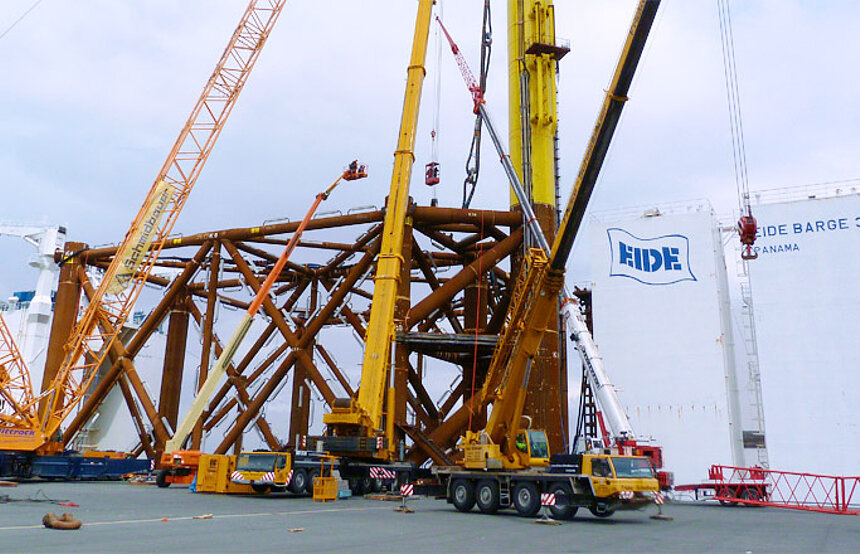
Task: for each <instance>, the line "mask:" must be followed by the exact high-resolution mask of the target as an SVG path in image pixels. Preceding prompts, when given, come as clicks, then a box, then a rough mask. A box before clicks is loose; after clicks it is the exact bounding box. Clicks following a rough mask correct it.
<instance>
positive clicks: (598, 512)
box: [588, 502, 615, 518]
mask: <svg viewBox="0 0 860 554" xmlns="http://www.w3.org/2000/svg"><path fill="white" fill-rule="evenodd" d="M588 511H589V512H591V515H593V516H594V517H601V518H607V517H612V514H614V513H615V508H610V507H609V504H607V503H606V502H595V503H594V504H592V505H591V506H590V507H589V508H588Z"/></svg>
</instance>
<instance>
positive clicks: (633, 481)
mask: <svg viewBox="0 0 860 554" xmlns="http://www.w3.org/2000/svg"><path fill="white" fill-rule="evenodd" d="M581 472H582V474H583V475H586V476H588V477H589V478H590V481H591V487H592V489H593V490H594V497H595V499H596V501H595V503H594V505H593V506H592V508H591V511H592V513H594V514H595V515H597V516H604V515H605V517H608V516H609V515H612V513H613V512H615V510H616V509H619V508H620V509H636V508H641V507H642V506H645V505H647V504H649V503H651V502H652V501H653V498H654V494H656V493H657V492H658V491H659V489H660V486H659V484H658V482H657V474H656V472H655V470H654V466H653V465H652V464H651V460H650V459H649V458H646V457H644V456H621V455H609V454H583V455H582V467H581Z"/></svg>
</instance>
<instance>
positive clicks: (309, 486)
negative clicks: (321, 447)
mask: <svg viewBox="0 0 860 554" xmlns="http://www.w3.org/2000/svg"><path fill="white" fill-rule="evenodd" d="M319 476H320V470H318V469H312V470H310V471H308V482H307V483H306V484H305V492H306V493H308V494H313V493H314V479H315V478H317V477H319Z"/></svg>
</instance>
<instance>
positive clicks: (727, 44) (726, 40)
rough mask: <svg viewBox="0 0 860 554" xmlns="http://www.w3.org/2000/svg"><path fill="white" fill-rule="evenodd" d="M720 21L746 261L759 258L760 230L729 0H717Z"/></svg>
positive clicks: (740, 230)
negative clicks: (751, 189) (756, 245)
mask: <svg viewBox="0 0 860 554" xmlns="http://www.w3.org/2000/svg"><path fill="white" fill-rule="evenodd" d="M717 11H718V14H719V20H720V44H721V46H722V53H723V75H724V77H725V82H726V101H727V103H728V106H729V127H730V129H731V137H732V159H733V162H734V172H735V187H736V188H737V194H738V211H739V213H740V219H739V220H738V233H739V234H740V239H741V244H742V245H743V248H744V249H743V252H742V254H741V257H742V258H743V259H745V260H750V259H755V258H756V257H758V256H757V255H756V254H755V253H754V252H753V250H752V246H753V243H755V236H756V230H757V224H756V220H755V218H754V217H753V215H752V207H751V206H750V192H749V173H748V170H747V154H746V144H745V142H744V123H743V116H742V114H741V100H740V93H739V91H738V70H737V64H736V61H735V40H734V32H733V31H732V14H731V8H730V6H729V0H717Z"/></svg>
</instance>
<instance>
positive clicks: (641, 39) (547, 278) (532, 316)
mask: <svg viewBox="0 0 860 554" xmlns="http://www.w3.org/2000/svg"><path fill="white" fill-rule="evenodd" d="M658 6H659V0H641V1H640V3H639V6H638V8H637V10H636V14H635V16H634V19H633V23H632V25H631V29H630V32H629V34H628V37H627V40H626V42H625V45H624V49H623V50H622V53H621V58H620V60H619V63H618V65H617V67H616V70H615V73H614V75H613V78H612V82H611V84H610V87H609V89H608V90H607V93H606V97H605V99H604V102H603V106H602V108H601V111H600V113H599V115H598V118H597V123H596V124H595V127H594V130H593V132H592V136H591V140H590V141H589V143H588V148H587V149H586V152H585V155H584V157H583V161H582V164H581V166H580V171H579V173H578V175H577V179H576V182H575V183H574V187H573V190H572V191H571V195H570V198H569V201H568V205H567V209H566V210H565V214H564V218H563V220H562V222H561V225H560V226H559V229H558V232H557V234H556V237H555V240H554V242H553V244H552V246H551V247H550V246H549V244H548V243H547V241H546V238H545V237H544V235H543V233H542V232H541V230H540V226H539V225H538V224H537V219H536V218H535V216H534V212H533V211H532V210H531V206H530V204H529V202H528V199H527V197H526V196H525V193H524V191H523V188H522V185H521V183H520V181H519V178H518V176H517V174H516V171H514V169H513V166H512V165H511V163H510V159H509V157H508V155H507V153H506V152H505V151H504V147H503V145H502V143H501V140H500V139H499V137H498V134H497V133H496V132H495V129H494V127H493V125H492V121H491V119H490V118H489V114H488V113H487V111H486V107H485V104H484V99H483V96H482V95H481V94H480V89H479V90H478V94H476V93H475V91H474V89H473V86H472V85H473V81H474V79H473V78H471V79H470V76H471V72H470V71H462V68H463V66H464V65H466V64H465V60H464V59H463V56H462V54H461V53H460V51H459V48H457V46H456V44H455V43H454V41H453V39H452V38H451V36H450V34H448V32H447V30H445V27H444V25H442V23H441V21H439V24H440V25H442V29H443V31H444V32H445V36H446V38H447V39H448V41H449V44H450V45H451V50H452V52H453V53H454V55H455V57H456V58H457V60H458V65H459V66H460V67H461V72H462V74H463V78H464V80H465V81H466V85H467V87H468V88H469V90H470V92H472V95H473V99H474V101H475V111H476V112H478V113H480V114H481V115H482V117H484V119H485V122H486V123H487V127H488V130H489V131H490V135H491V138H492V139H493V144H494V145H495V146H496V149H497V151H498V153H499V156H500V158H501V161H502V165H503V167H504V168H505V172H506V174H507V175H508V178H509V179H510V180H511V184H512V186H513V187H514V191H515V194H516V195H517V198H518V200H519V201H520V205H521V206H522V208H523V215H524V218H525V220H526V225H527V227H528V228H529V230H530V231H531V233H532V235H533V237H534V238H535V240H536V242H537V243H538V244H539V245H540V247H541V248H535V249H531V250H530V251H529V253H528V255H527V256H526V257H525V258H524V262H523V267H522V269H521V272H520V278H519V279H518V280H517V283H516V285H515V288H514V290H513V292H512V295H511V304H510V308H509V311H508V314H507V316H506V322H505V323H506V324H505V329H504V331H503V333H502V335H501V337H500V338H499V340H498V342H497V344H496V350H495V351H494V353H493V358H492V361H491V363H490V368H489V370H488V372H487V377H486V380H485V382H484V387H483V389H482V391H481V395H480V404H481V406H486V405H488V404H489V403H493V411H492V413H491V415H490V418H489V419H488V422H487V426H486V428H485V430H484V431H482V432H479V433H472V432H468V431H467V433H466V445H465V446H466V457H465V458H466V463H467V465H469V464H470V463H474V464H476V465H478V464H481V463H486V462H485V461H482V459H483V460H486V459H487V458H488V454H489V455H490V456H491V457H493V458H496V459H498V458H501V459H502V463H503V464H504V465H505V466H506V467H510V468H521V467H526V466H527V464H528V460H524V459H523V458H522V457H521V456H516V455H515V453H516V450H515V448H514V444H513V441H514V438H515V436H516V435H517V432H518V430H519V428H520V419H521V415H522V409H523V404H524V400H525V393H526V388H527V384H528V378H529V371H530V368H531V362H532V359H533V357H534V355H535V353H536V351H537V348H538V346H539V345H540V342H541V340H542V339H543V334H544V332H545V330H546V326H547V322H548V319H549V316H550V314H551V313H554V312H555V302H556V298H557V296H558V293H559V292H560V291H562V290H563V289H564V286H563V285H564V268H565V265H566V263H567V259H568V257H569V255H570V251H571V248H572V246H573V240H574V238H575V237H576V233H577V231H578V229H579V225H580V224H581V222H582V218H583V216H584V214H585V208H586V206H587V205H588V201H589V199H590V197H591V193H592V191H593V190H594V185H595V184H596V182H597V177H598V175H599V172H600V168H601V166H602V164H603V161H604V159H605V157H606V152H607V151H608V148H609V144H610V142H611V140H612V136H613V134H614V132H615V129H616V127H617V124H618V121H619V118H620V116H621V110H622V109H623V106H624V102H625V101H626V100H627V91H628V90H629V88H630V83H631V82H632V79H633V75H634V73H635V71H636V67H637V65H638V62H639V59H640V57H641V55H642V51H643V49H644V46H645V41H646V39H647V37H648V33H649V31H650V28H651V24H652V23H653V21H654V17H655V15H656V12H657V7H658ZM437 21H438V19H437ZM466 68H467V69H468V66H467V65H466ZM565 295H566V296H567V297H568V298H572V296H571V295H569V294H568V293H566V294H565ZM565 304H566V305H567V306H569V308H568V309H566V313H567V316H568V317H570V318H572V319H573V320H574V322H575V325H574V337H575V340H577V339H578V340H577V348H578V349H579V350H580V353H581V354H582V355H583V358H584V360H585V362H586V365H587V366H588V367H589V369H590V371H589V378H590V379H591V380H594V381H595V383H596V384H597V385H598V386H597V387H595V390H600V392H601V394H602V395H603V396H604V397H605V398H606V400H607V401H608V403H609V404H610V406H611V407H612V408H616V409H617V411H618V413H614V411H613V414H612V417H613V419H614V421H615V423H616V426H617V427H618V432H619V433H629V432H631V430H630V429H629V423H627V422H626V416H624V414H623V411H622V410H620V403H619V402H618V401H617V397H614V389H613V388H612V387H611V384H610V385H609V386H607V383H608V376H607V375H606V372H605V370H603V371H598V370H602V369H603V368H602V363H600V358H599V357H597V356H596V349H594V348H593V346H594V345H593V340H592V338H591V335H590V333H589V332H588V329H587V327H586V326H585V324H584V321H582V320H581V314H579V310H578V309H570V308H573V306H572V305H571V303H570V302H566V303H565ZM580 341H581V342H582V346H581V347H580ZM601 385H602V386H601ZM473 411H474V408H473ZM625 424H626V425H625ZM487 439H489V443H488V442H487Z"/></svg>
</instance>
